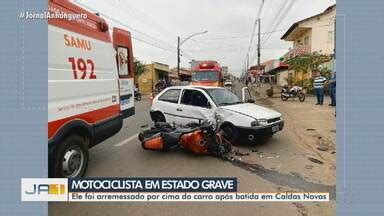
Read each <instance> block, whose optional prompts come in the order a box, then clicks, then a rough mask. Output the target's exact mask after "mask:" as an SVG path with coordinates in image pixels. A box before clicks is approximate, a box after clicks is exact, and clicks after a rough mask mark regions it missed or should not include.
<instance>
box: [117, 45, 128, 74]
mask: <svg viewBox="0 0 384 216" xmlns="http://www.w3.org/2000/svg"><path fill="white" fill-rule="evenodd" d="M128 63H129V56H128V48H126V47H118V48H117V69H118V71H119V76H128V74H129V64H128Z"/></svg>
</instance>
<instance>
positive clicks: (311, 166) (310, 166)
mask: <svg viewBox="0 0 384 216" xmlns="http://www.w3.org/2000/svg"><path fill="white" fill-rule="evenodd" d="M312 168H313V165H305V169H312Z"/></svg>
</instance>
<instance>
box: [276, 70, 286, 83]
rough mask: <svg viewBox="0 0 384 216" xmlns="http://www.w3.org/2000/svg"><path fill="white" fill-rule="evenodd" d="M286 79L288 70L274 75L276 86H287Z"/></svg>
mask: <svg viewBox="0 0 384 216" xmlns="http://www.w3.org/2000/svg"><path fill="white" fill-rule="evenodd" d="M287 79H288V70H283V71H280V72H279V73H277V74H276V84H277V85H278V86H284V85H288V82H287Z"/></svg>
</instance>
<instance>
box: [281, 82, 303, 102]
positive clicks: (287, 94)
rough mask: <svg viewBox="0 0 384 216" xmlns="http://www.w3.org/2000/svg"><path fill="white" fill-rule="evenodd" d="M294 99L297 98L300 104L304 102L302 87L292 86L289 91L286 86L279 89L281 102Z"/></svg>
mask: <svg viewBox="0 0 384 216" xmlns="http://www.w3.org/2000/svg"><path fill="white" fill-rule="evenodd" d="M296 97H298V98H299V101H300V102H304V101H305V94H304V92H303V88H302V87H299V86H293V87H292V88H291V89H289V88H288V86H287V85H286V86H284V87H283V88H282V89H281V100H283V101H286V100H288V99H289V98H292V99H293V100H294V99H295V98H296Z"/></svg>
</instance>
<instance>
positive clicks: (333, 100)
mask: <svg viewBox="0 0 384 216" xmlns="http://www.w3.org/2000/svg"><path fill="white" fill-rule="evenodd" d="M329 95H330V96H331V103H330V104H329V106H336V71H335V72H334V73H333V76H332V78H331V79H329Z"/></svg>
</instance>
